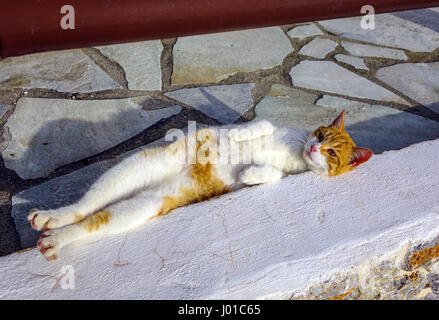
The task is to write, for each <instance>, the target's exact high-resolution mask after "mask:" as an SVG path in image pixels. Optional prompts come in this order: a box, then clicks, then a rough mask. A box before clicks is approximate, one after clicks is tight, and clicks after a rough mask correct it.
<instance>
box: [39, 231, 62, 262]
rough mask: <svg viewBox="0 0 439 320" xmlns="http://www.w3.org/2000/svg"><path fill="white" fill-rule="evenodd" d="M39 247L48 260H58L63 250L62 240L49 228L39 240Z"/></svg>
mask: <svg viewBox="0 0 439 320" xmlns="http://www.w3.org/2000/svg"><path fill="white" fill-rule="evenodd" d="M37 248H38V249H39V250H40V252H41V254H42V255H43V256H44V257H45V258H46V260H47V261H54V260H56V259H57V258H58V254H59V252H60V250H61V245H60V241H59V239H58V236H57V234H56V232H55V231H51V230H49V231H45V232H44V233H43V234H41V237H40V240H38V242H37Z"/></svg>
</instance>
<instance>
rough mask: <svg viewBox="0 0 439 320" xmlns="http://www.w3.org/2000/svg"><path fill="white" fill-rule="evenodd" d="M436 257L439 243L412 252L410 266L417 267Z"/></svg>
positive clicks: (438, 254)
mask: <svg viewBox="0 0 439 320" xmlns="http://www.w3.org/2000/svg"><path fill="white" fill-rule="evenodd" d="M437 257H439V243H438V244H437V245H435V246H434V247H431V248H426V249H424V250H421V251H415V252H413V254H412V256H411V257H410V260H409V261H410V267H412V268H417V267H419V266H421V265H423V264H426V263H427V262H429V261H430V260H432V259H434V258H437Z"/></svg>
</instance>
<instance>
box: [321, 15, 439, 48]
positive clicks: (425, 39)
mask: <svg viewBox="0 0 439 320" xmlns="http://www.w3.org/2000/svg"><path fill="white" fill-rule="evenodd" d="M361 18H362V17H355V18H344V19H334V20H325V21H319V22H320V24H321V25H322V26H323V27H324V28H325V29H326V30H327V31H329V32H331V33H334V34H336V35H339V36H341V37H344V38H349V39H355V40H361V41H365V42H370V43H374V44H379V45H385V46H389V47H396V48H402V49H407V50H411V51H415V52H431V51H433V50H435V49H436V48H438V47H439V18H438V15H437V13H436V12H435V11H433V10H428V9H421V10H412V11H403V12H396V13H393V14H378V15H376V16H375V29H374V30H372V29H367V30H364V29H362V28H361V23H360V21H361Z"/></svg>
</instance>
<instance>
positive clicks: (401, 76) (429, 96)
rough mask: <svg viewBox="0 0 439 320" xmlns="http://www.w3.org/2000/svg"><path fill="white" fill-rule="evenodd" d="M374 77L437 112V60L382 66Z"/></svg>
mask: <svg viewBox="0 0 439 320" xmlns="http://www.w3.org/2000/svg"><path fill="white" fill-rule="evenodd" d="M376 77H377V78H378V79H380V80H381V81H383V82H385V83H387V84H388V85H390V86H391V87H393V88H395V89H396V90H398V91H400V92H402V93H404V94H405V95H407V96H408V97H410V98H412V99H413V100H415V101H417V102H419V103H421V104H423V105H424V106H425V107H427V108H429V109H430V110H432V111H434V112H437V113H439V62H433V63H403V64H397V65H393V66H390V67H384V68H381V69H379V70H378V71H377V73H376Z"/></svg>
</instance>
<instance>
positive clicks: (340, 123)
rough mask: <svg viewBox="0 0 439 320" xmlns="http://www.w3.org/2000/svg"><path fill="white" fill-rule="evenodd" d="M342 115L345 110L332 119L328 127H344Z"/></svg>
mask: <svg viewBox="0 0 439 320" xmlns="http://www.w3.org/2000/svg"><path fill="white" fill-rule="evenodd" d="M344 115H345V111H344V110H343V111H342V112H341V113H340V115H339V116H338V117H337V118H336V119H335V120H334V121H332V123H331V124H330V125H329V126H328V128H339V129H344Z"/></svg>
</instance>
